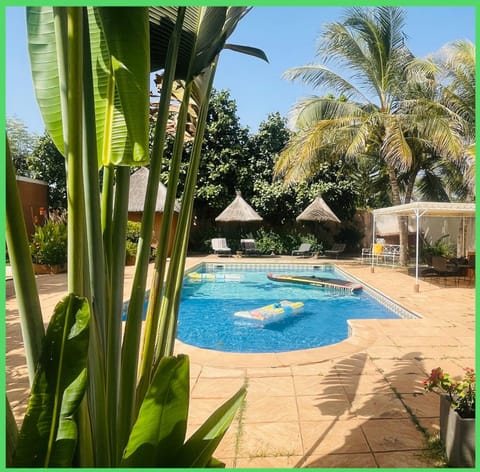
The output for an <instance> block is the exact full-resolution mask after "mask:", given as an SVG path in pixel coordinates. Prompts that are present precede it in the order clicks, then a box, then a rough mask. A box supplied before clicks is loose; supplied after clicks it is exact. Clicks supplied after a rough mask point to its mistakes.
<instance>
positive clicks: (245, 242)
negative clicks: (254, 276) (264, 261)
mask: <svg viewBox="0 0 480 472" xmlns="http://www.w3.org/2000/svg"><path fill="white" fill-rule="evenodd" d="M240 246H241V248H242V251H243V254H244V255H245V256H260V255H262V251H260V249H258V248H257V245H256V244H255V240H254V239H241V240H240Z"/></svg>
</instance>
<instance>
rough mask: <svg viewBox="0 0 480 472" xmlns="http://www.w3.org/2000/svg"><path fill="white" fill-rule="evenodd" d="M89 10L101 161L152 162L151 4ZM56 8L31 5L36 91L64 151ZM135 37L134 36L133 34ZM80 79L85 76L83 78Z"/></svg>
mask: <svg viewBox="0 0 480 472" xmlns="http://www.w3.org/2000/svg"><path fill="white" fill-rule="evenodd" d="M105 10H106V9H105V8H93V9H92V8H90V9H89V29H90V32H91V35H92V36H91V38H92V41H91V50H92V70H93V74H94V83H95V85H96V86H95V122H96V129H97V138H98V139H97V141H98V142H97V144H98V156H99V166H100V165H101V164H102V163H103V164H104V165H107V164H110V163H111V164H115V165H145V164H148V161H149V153H148V132H149V123H148V117H149V91H150V88H149V75H148V69H149V67H148V57H149V29H148V16H147V14H148V11H147V9H146V8H129V7H110V8H108V12H106V11H105ZM55 29H56V26H55V15H54V8H53V7H28V8H27V32H28V48H29V54H30V64H31V68H32V78H33V83H34V89H35V95H36V97H37V102H38V105H39V108H40V112H41V114H42V117H43V120H44V123H45V128H46V130H47V132H48V133H49V134H50V136H51V137H52V140H53V142H54V143H55V146H56V147H57V148H58V149H59V151H60V152H61V153H62V154H64V155H65V149H64V132H63V127H64V123H63V118H62V111H61V87H60V80H59V77H60V76H61V73H60V66H59V64H58V61H57V58H58V54H59V51H58V49H57V46H56V44H57V42H56V30H55ZM125 31H128V32H129V35H130V34H131V35H134V36H135V41H130V40H129V37H130V36H129V35H125ZM79 80H80V79H79Z"/></svg>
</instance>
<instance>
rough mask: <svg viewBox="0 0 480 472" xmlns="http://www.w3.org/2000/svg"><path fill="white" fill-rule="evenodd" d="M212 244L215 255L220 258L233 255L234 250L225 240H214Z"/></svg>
mask: <svg viewBox="0 0 480 472" xmlns="http://www.w3.org/2000/svg"><path fill="white" fill-rule="evenodd" d="M211 244H212V249H213V253H214V254H217V255H218V256H230V255H231V254H232V250H231V249H230V248H229V247H228V245H227V240H226V239H225V238H213V239H212V242H211Z"/></svg>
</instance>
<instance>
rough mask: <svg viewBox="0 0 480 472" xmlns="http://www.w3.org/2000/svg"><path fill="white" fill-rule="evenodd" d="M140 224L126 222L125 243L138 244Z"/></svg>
mask: <svg viewBox="0 0 480 472" xmlns="http://www.w3.org/2000/svg"><path fill="white" fill-rule="evenodd" d="M141 227H142V224H141V223H140V222H137V221H128V222H127V241H132V242H134V243H138V240H139V239H140V228H141Z"/></svg>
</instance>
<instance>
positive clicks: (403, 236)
mask: <svg viewBox="0 0 480 472" xmlns="http://www.w3.org/2000/svg"><path fill="white" fill-rule="evenodd" d="M387 171H388V178H389V181H390V186H391V187H392V203H393V204H394V205H401V204H402V200H401V199H400V186H399V185H398V180H397V174H396V172H395V169H394V168H393V167H392V166H390V165H389V166H388V167H387ZM398 231H399V236H400V241H399V242H400V260H399V264H400V265H402V266H404V265H407V262H408V217H407V216H399V217H398Z"/></svg>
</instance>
